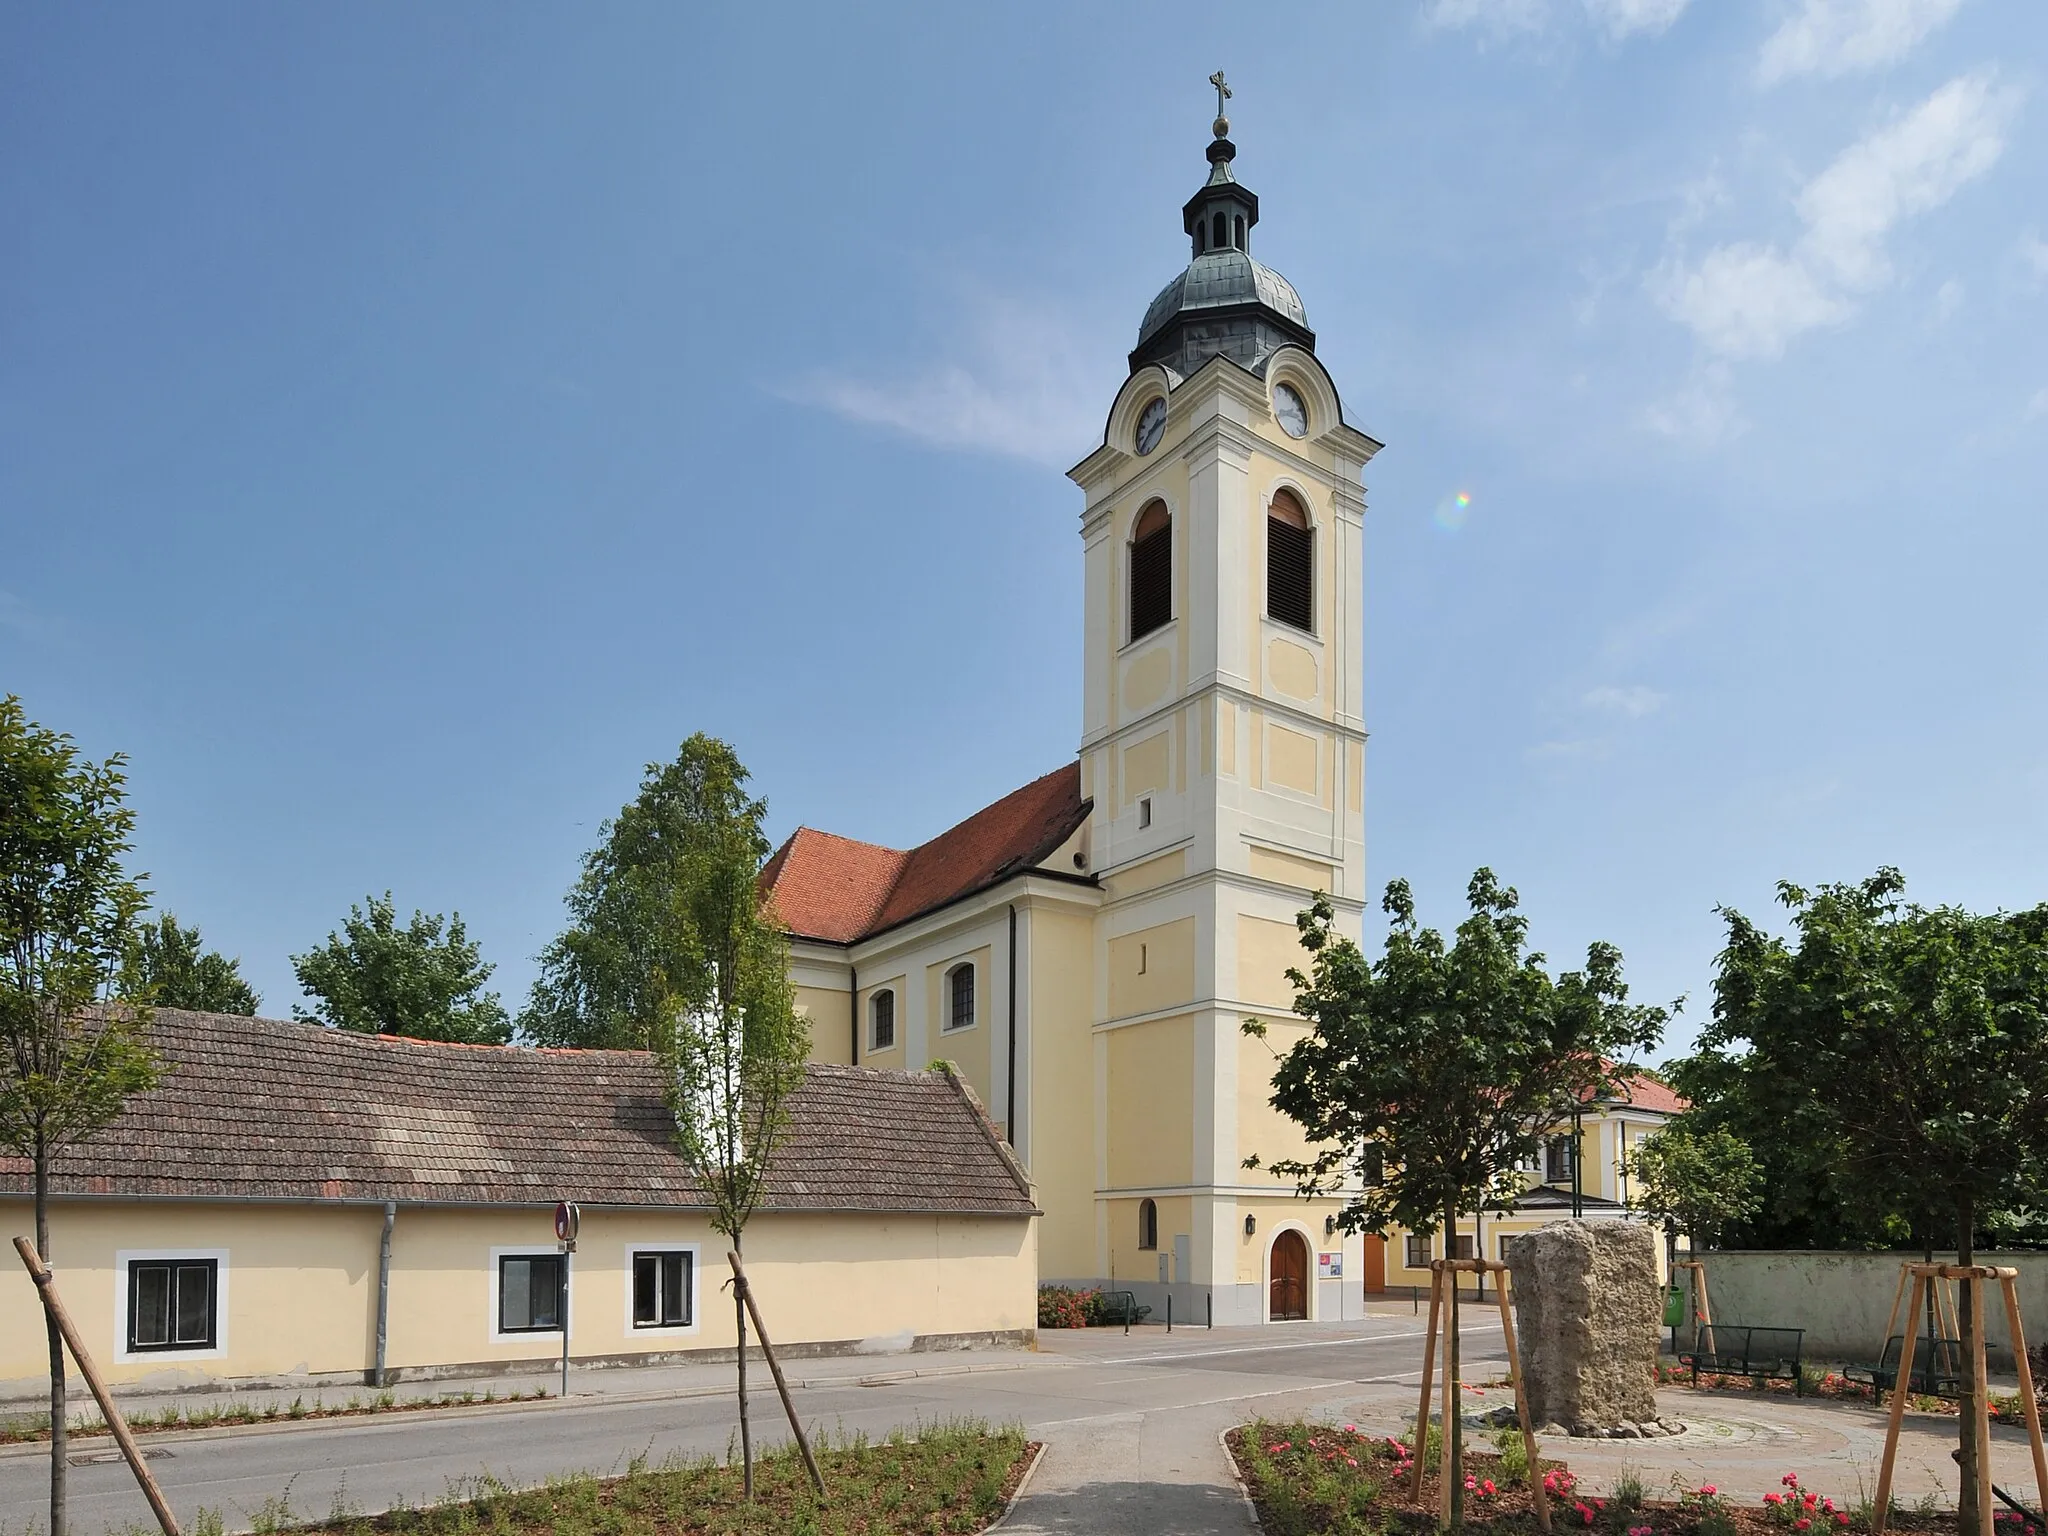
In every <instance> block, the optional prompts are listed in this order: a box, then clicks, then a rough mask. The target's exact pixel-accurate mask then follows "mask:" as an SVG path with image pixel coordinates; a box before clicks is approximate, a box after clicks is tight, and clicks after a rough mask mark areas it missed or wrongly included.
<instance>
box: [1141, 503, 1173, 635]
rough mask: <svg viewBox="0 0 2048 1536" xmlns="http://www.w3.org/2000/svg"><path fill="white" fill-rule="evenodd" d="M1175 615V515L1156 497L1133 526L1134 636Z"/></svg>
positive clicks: (1150, 630)
mask: <svg viewBox="0 0 2048 1536" xmlns="http://www.w3.org/2000/svg"><path fill="white" fill-rule="evenodd" d="M1172 618H1173V518H1172V517H1171V516H1170V515H1168V513H1167V510H1166V503H1165V502H1163V501H1155V502H1152V503H1151V504H1149V505H1148V506H1147V507H1146V508H1145V510H1144V511H1142V512H1140V513H1139V514H1138V521H1137V522H1136V524H1134V525H1133V526H1132V528H1131V638H1132V639H1133V640H1138V639H1142V638H1143V637H1145V636H1146V635H1149V634H1151V633H1152V631H1153V630H1155V629H1160V628H1163V627H1164V626H1165V625H1166V624H1167V622H1168V621H1169V620H1171V619H1172Z"/></svg>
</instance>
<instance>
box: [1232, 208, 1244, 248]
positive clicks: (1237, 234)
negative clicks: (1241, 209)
mask: <svg viewBox="0 0 2048 1536" xmlns="http://www.w3.org/2000/svg"><path fill="white" fill-rule="evenodd" d="M1231 234H1232V236H1233V238H1232V240H1231V242H1230V243H1231V244H1232V245H1234V246H1236V247H1237V248H1238V249H1239V250H1240V251H1241V250H1243V249H1244V215H1243V214H1241V213H1240V214H1239V215H1238V216H1237V228H1236V229H1234V230H1233V231H1231Z"/></svg>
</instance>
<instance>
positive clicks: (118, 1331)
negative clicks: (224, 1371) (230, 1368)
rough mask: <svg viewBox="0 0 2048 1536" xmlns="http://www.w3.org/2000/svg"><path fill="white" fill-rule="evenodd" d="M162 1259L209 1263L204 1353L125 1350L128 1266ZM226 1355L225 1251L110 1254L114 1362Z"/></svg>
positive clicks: (134, 1250)
mask: <svg viewBox="0 0 2048 1536" xmlns="http://www.w3.org/2000/svg"><path fill="white" fill-rule="evenodd" d="M156 1259H162V1260H163V1261H165V1262H166V1263H171V1264H178V1263H186V1262H197V1261H199V1260H203V1259H211V1260H213V1343H212V1344H211V1345H209V1346H208V1347H207V1348H205V1349H130V1348H129V1347H128V1266H129V1265H130V1264H137V1263H140V1264H147V1263H149V1262H151V1261H152V1260H156ZM227 1352H228V1251H227V1249H225V1248H123V1249H120V1250H119V1251H117V1252H116V1253H115V1254H114V1359H115V1360H116V1361H117V1362H118V1363H120V1364H122V1365H127V1364H130V1363H131V1362H135V1361H142V1360H173V1361H175V1360H218V1359H220V1358H222V1357H223V1356H224V1355H226V1354H227Z"/></svg>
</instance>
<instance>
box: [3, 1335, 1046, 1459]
mask: <svg viewBox="0 0 2048 1536" xmlns="http://www.w3.org/2000/svg"><path fill="white" fill-rule="evenodd" d="M1026 1366H1027V1362H1025V1361H1022V1360H1016V1361H1010V1360H1000V1361H992V1362H990V1363H988V1364H986V1365H952V1366H931V1367H927V1368H925V1369H923V1370H903V1371H884V1372H881V1373H879V1374H876V1375H870V1376H810V1377H799V1378H792V1379H791V1380H790V1383H789V1386H790V1390H791V1391H817V1390H821V1389H824V1388H828V1387H888V1386H895V1385H897V1384H899V1383H901V1382H906V1381H924V1380H931V1379H936V1378H938V1377H942V1376H979V1375H983V1374H986V1373H988V1372H991V1371H1021V1370H1024V1369H1026ZM732 1391H733V1387H732V1385H731V1384H730V1383H727V1384H726V1385H724V1386H717V1387H673V1388H669V1389H666V1390H660V1391H646V1392H578V1393H571V1394H570V1395H569V1396H567V1397H541V1398H527V1399H525V1400H524V1401H521V1402H500V1403H463V1404H462V1405H460V1406H459V1407H446V1406H430V1405H425V1404H422V1405H421V1406H419V1407H416V1408H407V1407H395V1408H380V1409H377V1410H376V1411H374V1412H371V1413H331V1414H327V1415H325V1416H323V1417H320V1418H304V1419H286V1418H277V1419H263V1420H259V1421H256V1422H252V1423H248V1424H209V1425H207V1426H206V1427H205V1428H204V1429H159V1430H145V1431H143V1432H142V1433H141V1434H139V1435H137V1436H136V1437H135V1443H136V1444H137V1445H140V1446H144V1447H148V1448H155V1447H157V1446H167V1447H175V1446H179V1445H195V1444H198V1443H199V1442H200V1441H203V1440H225V1439H228V1438H230V1437H232V1436H236V1435H282V1434H292V1433H301V1434H303V1433H309V1432H312V1431H317V1430H334V1429H343V1428H362V1427H365V1426H368V1425H375V1424H390V1425H393V1426H411V1425H416V1424H418V1423H420V1422H421V1421H422V1420H432V1421H434V1422H440V1421H443V1420H446V1421H448V1422H451V1423H454V1422H460V1421H463V1420H468V1419H483V1418H494V1417H496V1416H498V1415H500V1414H506V1413H539V1412H545V1411H546V1410H548V1409H550V1408H553V1409H575V1408H602V1407H606V1406H609V1405H613V1404H620V1405H626V1404H638V1403H670V1402H686V1401H690V1400H693V1399H697V1398H706V1397H727V1396H730V1395H731V1393H732ZM71 1445H72V1447H73V1448H74V1449H73V1454H81V1453H83V1452H84V1451H85V1450H87V1449H89V1448H102V1447H104V1448H107V1449H112V1448H113V1447H114V1439H113V1436H111V1435H109V1434H106V1433H104V1432H101V1433H98V1434H91V1435H79V1434H75V1433H74V1434H73V1435H72V1436H71ZM49 1454H50V1442H49V1441H47V1440H20V1441H16V1442H15V1443H14V1444H12V1445H0V1461H7V1460H12V1459H15V1458H19V1457H23V1456H39V1457H44V1458H47V1457H48V1456H49ZM1033 1465H1034V1466H1035V1465H1036V1463H1034V1464H1033Z"/></svg>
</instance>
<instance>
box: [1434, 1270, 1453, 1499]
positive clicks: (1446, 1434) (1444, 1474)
mask: <svg viewBox="0 0 2048 1536" xmlns="http://www.w3.org/2000/svg"><path fill="white" fill-rule="evenodd" d="M1437 1262H1438V1263H1439V1264H1441V1263H1444V1262H1445V1261H1444V1260H1442V1259H1439V1260H1438V1261H1437ZM1437 1283H1438V1284H1439V1285H1441V1286H1442V1287H1443V1288H1444V1292H1445V1294H1444V1330H1443V1331H1444V1341H1443V1349H1444V1358H1443V1378H1444V1381H1443V1389H1442V1390H1443V1397H1442V1406H1441V1407H1440V1408H1439V1409H1438V1410H1437V1416H1436V1431H1437V1436H1436V1438H1437V1451H1436V1467H1437V1490H1436V1523H1437V1527H1438V1529H1440V1530H1445V1531H1448V1530H1449V1529H1450V1528H1451V1478H1452V1477H1453V1476H1454V1475H1455V1474H1456V1471H1457V1469H1456V1468H1455V1467H1453V1466H1452V1465H1451V1415H1452V1414H1454V1413H1456V1412H1457V1411H1458V1404H1457V1403H1456V1402H1455V1401H1454V1399H1455V1398H1456V1397H1457V1395H1458V1384H1457V1382H1455V1381H1453V1380H1452V1379H1451V1375H1452V1372H1451V1339H1452V1337H1453V1336H1454V1335H1455V1334H1456V1333H1457V1320H1458V1314H1457V1309H1456V1307H1455V1306H1454V1303H1455V1302H1456V1300H1457V1295H1456V1291H1457V1285H1458V1277H1457V1276H1456V1275H1454V1274H1452V1273H1451V1272H1450V1271H1449V1270H1442V1271H1440V1272H1439V1273H1438V1275H1437Z"/></svg>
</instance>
